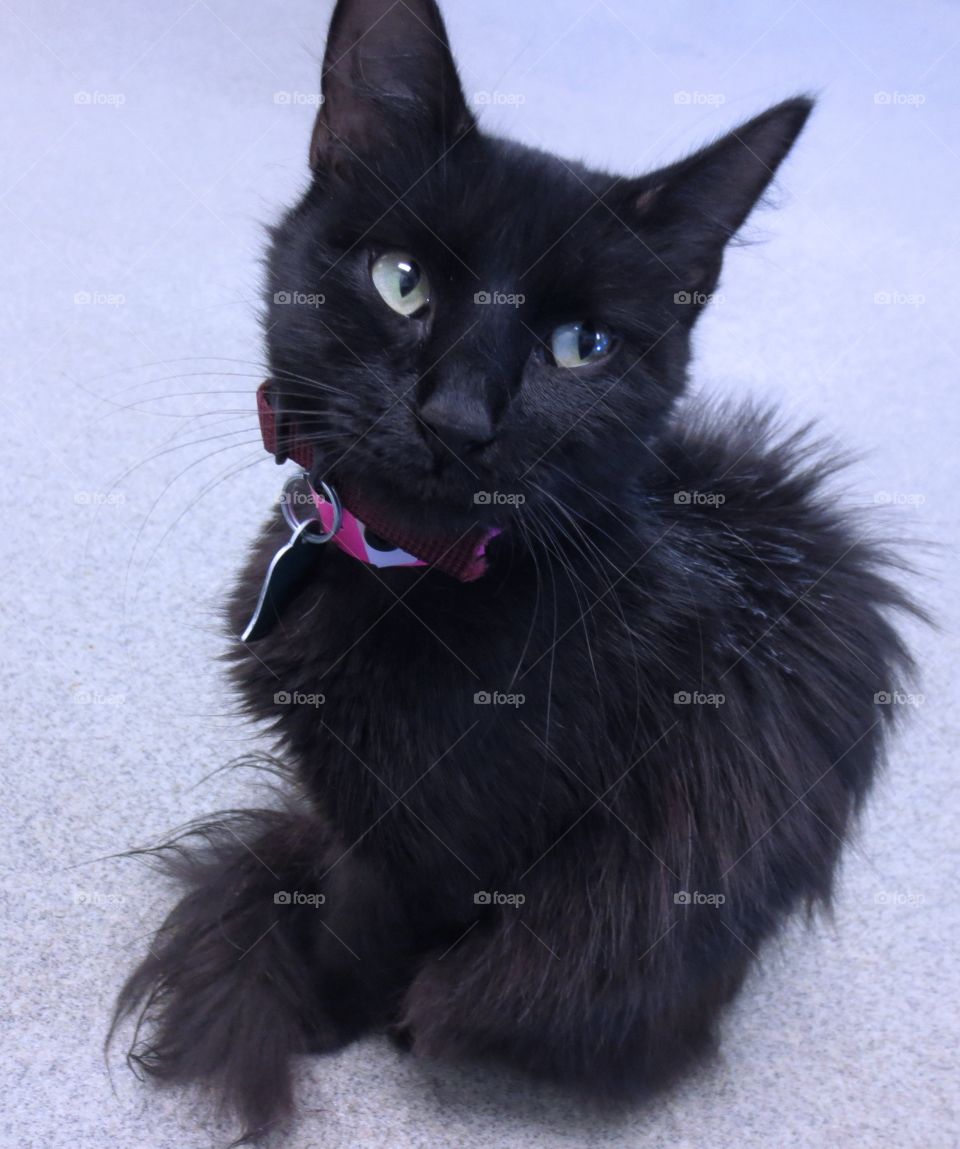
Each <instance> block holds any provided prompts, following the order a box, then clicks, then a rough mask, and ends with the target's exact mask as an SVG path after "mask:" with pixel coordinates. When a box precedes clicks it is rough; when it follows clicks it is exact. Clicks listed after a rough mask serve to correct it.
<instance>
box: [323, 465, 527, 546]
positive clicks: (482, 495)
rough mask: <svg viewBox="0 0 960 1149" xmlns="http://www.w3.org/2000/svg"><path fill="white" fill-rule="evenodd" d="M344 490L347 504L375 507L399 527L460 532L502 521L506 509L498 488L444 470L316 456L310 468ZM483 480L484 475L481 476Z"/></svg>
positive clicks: (358, 507) (359, 508)
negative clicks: (406, 469)
mask: <svg viewBox="0 0 960 1149" xmlns="http://www.w3.org/2000/svg"><path fill="white" fill-rule="evenodd" d="M311 474H312V477H313V478H314V479H317V480H319V479H324V480H325V481H326V482H328V483H330V485H331V486H333V487H334V489H335V490H336V491H337V492H338V493H339V494H340V495H341V497H342V498H343V500H344V503H345V505H346V506H348V507H350V508H351V509H354V510H356V513H358V514H361V515H362V513H363V509H368V510H369V508H371V507H372V508H376V512H377V517H378V519H380V520H381V521H384V520H385V521H388V522H390V523H395V524H396V530H397V531H398V532H401V533H405V532H408V531H413V532H417V533H423V532H428V531H433V532H438V533H441V534H454V535H456V534H460V533H462V532H469V531H470V530H472V529H474V528H476V527H477V526H481V527H503V526H504V525H505V524H506V520H507V519H508V517H509V516H508V515H507V514H505V513H504V512H505V507H504V505H503V504H502V503H501V502H500V501H499V500H498V498H497V492H493V491H488V490H486V489H479V486H478V483H475V482H465V481H464V480H462V479H458V480H453V481H451V478H450V476H449V475H446V474H443V473H441V474H425V475H424V474H402V473H396V472H393V471H391V472H389V473H387V472H385V471H381V470H379V469H377V468H375V467H356V466H347V465H334V466H332V467H330V468H329V469H326V468H325V466H324V463H323V461H322V460H318V462H317V464H316V466H315V468H314V470H313V471H312V472H311ZM481 482H482V481H481Z"/></svg>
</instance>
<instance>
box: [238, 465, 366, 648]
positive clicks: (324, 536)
mask: <svg viewBox="0 0 960 1149" xmlns="http://www.w3.org/2000/svg"><path fill="white" fill-rule="evenodd" d="M316 494H317V495H320V496H322V497H323V499H324V500H325V501H326V502H328V503H329V504H330V506H331V507H332V508H333V521H332V523H331V525H330V529H329V530H324V527H323V523H322V521H321V520H320V517H319V512H318V510H317V505H316V499H315V497H314V488H313V487H312V486H311V483H310V479H309V476H308V475H307V472H306V471H302V472H301V473H300V474H298V475H293V476H292V477H291V478H289V479H288V480H287V481H286V483H285V484H284V487H283V492H282V493H281V495H280V509H281V511H282V512H283V517H284V519H285V520H286V522H287V525H288V526H289V527H290V530H291V532H292V533H291V535H290V540H289V542H287V543H285V544H284V545H283V546H282V547H281V548H280V550H278V551H277V553H276V554H275V555H274V556H273V558H272V559H271V560H270V566H269V567H268V568H267V574H266V577H265V578H264V580H263V586H262V587H261V588H260V597H259V598H258V599H257V605H256V608H255V609H254V612H253V615H252V616H251V618H250V621H249V622H248V623H247V627H246V630H244V632H243V634H242V635H241V636H240V638H241V641H242V642H256V641H257V639H259V638H264V637H265V636H266V635H268V634H269V633H270V631H271V630H273V628H274V627H275V626H276V624H277V622H278V621H279V618H280V615H281V614H282V613H283V611H284V610H285V608H286V606H287V604H288V603H289V602H290V600H291V599H292V598H293V596H294V594H295V592H296V590H297V587H298V586H299V585H300V583H301V581H302V580H303V578H304V576H305V575H306V574H307V572H308V571H310V570H311V568H312V567H313V566H314V564H315V563H316V561H317V559H318V558H319V556H320V554H321V551H320V550H319V548H318V547H317V545H316V544H317V543H326V542H329V540H330V539H332V538H333V536H334V535H335V534H336V533H337V531H339V530H340V524H341V522H342V521H343V508H342V506H341V504H340V499H339V498H338V497H337V493H336V491H334V490H333V488H332V487H330V486H329V485H328V484H327V483H320V484H319V490H318V491H317V492H316ZM304 511H306V514H305V516H304V517H302V518H301V517H300V513H302V512H304Z"/></svg>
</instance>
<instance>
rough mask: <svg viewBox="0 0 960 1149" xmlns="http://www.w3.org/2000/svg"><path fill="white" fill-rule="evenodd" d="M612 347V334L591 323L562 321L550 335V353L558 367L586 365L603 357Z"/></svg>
mask: <svg viewBox="0 0 960 1149" xmlns="http://www.w3.org/2000/svg"><path fill="white" fill-rule="evenodd" d="M612 347H613V336H612V335H611V333H610V332H609V331H607V329H606V328H605V327H598V326H596V325H595V324H593V323H564V324H563V325H562V326H561V327H557V328H555V329H554V331H553V334H552V335H551V336H550V353H551V354H552V355H553V358H554V362H555V363H556V364H557V366H558V367H586V365H587V364H588V363H596V362H598V361H599V360H600V359H605V358H606V357H607V356H608V355H609V354H610V351H611V348H612Z"/></svg>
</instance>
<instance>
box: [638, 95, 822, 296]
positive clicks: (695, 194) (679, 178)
mask: <svg viewBox="0 0 960 1149" xmlns="http://www.w3.org/2000/svg"><path fill="white" fill-rule="evenodd" d="M812 108H813V101H812V100H811V99H809V98H807V97H805V96H796V97H794V98H793V99H791V100H784V102H783V103H781V104H777V105H776V106H775V107H773V108H770V109H768V110H767V111H766V112H763V113H762V114H761V115H759V116H756V117H755V118H754V119H752V120H748V121H747V123H745V124H741V125H740V127H738V128H734V130H733V131H732V132H730V133H728V134H727V135H725V136H723V137H722V138H721V139H719V140H717V141H716V142H715V143H713V144H710V145H708V146H707V147H705V148H703V149H701V150H700V151H698V152H696V153H694V154H693V155H692V156H689V157H688V158H687V159H685V160H681V161H680V162H679V163H676V164H672V165H671V166H670V167H667V168H663V169H662V170H660V171H657V172H653V173H651V174H650V175H648V176H644V177H643V178H642V179H640V180H638V181H636V183H634V184H633V185H632V188H631V195H632V199H633V211H634V215H635V218H636V217H637V216H639V219H640V220H641V221H642V222H643V223H644V224H645V225H647V226H648V227H649V228H651V229H654V230H655V231H656V232H657V233H659V235H660V237H662V248H663V250H662V256H663V259H664V262H665V263H667V265H668V266H669V267H670V268H671V270H673V271H674V273H675V274H676V276H677V281H678V286H682V287H683V288H684V289H685V290H688V291H691V292H697V293H706V292H710V291H712V290H713V287H714V286H715V284H716V281H717V278H718V277H719V274H720V264H721V262H722V259H723V249H724V247H725V246H726V244H727V243H728V242H729V241H730V239H731V238H732V237H733V236H734V235H735V234H736V233H737V231H739V229H740V227H741V226H742V225H743V223H744V221H745V220H746V218H747V216H748V215H749V214H750V212H751V210H752V209H753V207H754V206H755V204H756V202H757V200H758V199H760V197H761V196H762V195H763V193H764V191H766V189H767V187H768V185H769V184H770V181H771V180H772V179H773V177H774V175H775V173H776V171H777V168H778V167H779V166H780V164H781V162H782V161H783V159H784V157H785V156H786V155H787V153H788V152H789V151H790V149H791V147H792V146H793V144H794V142H795V141H796V138H797V136H798V135H799V134H800V132H801V130H802V128H803V125H804V124H805V123H806V121H807V117H808V116H809V115H810V112H811V110H812Z"/></svg>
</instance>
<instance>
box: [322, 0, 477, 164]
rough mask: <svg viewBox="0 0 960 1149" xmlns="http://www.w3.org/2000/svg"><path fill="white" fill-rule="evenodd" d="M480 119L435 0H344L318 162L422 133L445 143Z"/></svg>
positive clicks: (338, 12)
mask: <svg viewBox="0 0 960 1149" xmlns="http://www.w3.org/2000/svg"><path fill="white" fill-rule="evenodd" d="M473 124H474V119H473V116H472V115H471V113H470V110H469V109H468V107H467V104H466V100H465V99H464V95H463V89H462V87H461V85H460V79H459V77H458V75H457V69H456V65H455V64H454V62H453V56H452V54H451V52H450V45H449V42H448V40H447V33H446V29H445V28H444V25H443V19H442V17H441V15H440V10H439V8H438V7H437V5H436V3H435V0H338V3H337V6H336V8H335V9H334V13H333V19H332V20H331V22H330V32H329V35H328V37H327V48H326V55H325V58H324V64H323V104H322V106H321V108H320V113H319V115H318V116H317V121H316V124H315V125H314V130H313V139H312V141H311V145H310V165H311V167H313V168H314V169H315V170H319V169H321V168H325V167H328V166H331V165H332V166H337V165H339V164H341V163H349V160H350V158H351V153H356V154H358V155H361V156H362V155H365V154H366V155H371V154H374V153H375V151H376V149H378V148H381V147H384V146H390V145H391V144H394V143H396V144H403V143H404V141H405V140H406V141H411V139H412V137H414V136H418V137H420V138H423V137H424V136H426V135H429V136H431V137H433V138H434V139H435V142H436V143H437V144H439V145H440V150H442V149H443V147H446V146H449V145H450V144H452V143H453V142H454V141H455V140H456V139H458V138H459V137H460V136H461V135H463V134H464V133H465V132H466V131H468V130H469V129H470V128H471V127H472V126H473Z"/></svg>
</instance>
